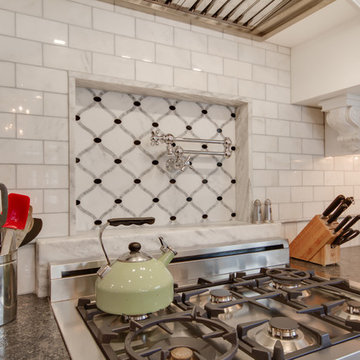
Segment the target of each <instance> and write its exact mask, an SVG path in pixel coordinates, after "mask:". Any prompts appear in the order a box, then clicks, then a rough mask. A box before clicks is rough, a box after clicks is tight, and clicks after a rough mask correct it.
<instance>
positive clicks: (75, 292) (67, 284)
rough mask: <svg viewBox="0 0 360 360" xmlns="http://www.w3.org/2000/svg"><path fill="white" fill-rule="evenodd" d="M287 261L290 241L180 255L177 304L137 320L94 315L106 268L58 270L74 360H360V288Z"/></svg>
mask: <svg viewBox="0 0 360 360" xmlns="http://www.w3.org/2000/svg"><path fill="white" fill-rule="evenodd" d="M288 262H289V251H288V243H287V241H286V240H284V239H268V240H259V241H248V242H246V243H239V244H236V245H229V246H221V247H218V248H212V249H207V250H203V249H191V250H184V251H181V252H179V254H178V255H177V256H176V257H175V259H174V260H173V263H172V264H171V266H170V271H171V272H172V274H173V276H174V280H175V296H174V299H173V302H172V303H171V304H170V305H169V306H168V307H167V308H166V309H163V310H160V311H158V312H156V313H152V314H143V315H142V316H138V317H129V316H117V315H111V314H106V313H104V312H102V311H101V310H99V309H98V308H97V307H96V303H95V301H94V296H93V291H94V290H93V289H94V278H95V276H96V275H95V272H96V271H97V269H98V268H99V266H100V265H101V262H87V263H82V264H52V265H51V267H50V274H51V300H52V307H53V310H54V313H55V316H56V319H57V321H58V324H59V327H60V329H61V332H62V334H63V337H64V339H65V342H66V345H67V347H68V350H69V353H70V355H71V357H72V359H74V360H80V359H90V360H92V359H111V360H112V359H122V360H125V359H133V360H135V359H136V360H143V359H149V360H165V359H170V360H195V359H197V360H203V359H207V360H217V359H219V360H230V359H235V360H240V359H244V360H246V359H258V360H285V359H297V358H301V359H306V360H310V359H312V360H315V359H328V360H330V359H360V287H357V286H356V284H349V283H348V282H347V281H346V280H343V279H323V278H320V277H318V276H316V275H315V274H314V273H311V272H305V271H301V270H297V269H291V268H288V267H286V265H287V264H288ZM354 285H355V286H354Z"/></svg>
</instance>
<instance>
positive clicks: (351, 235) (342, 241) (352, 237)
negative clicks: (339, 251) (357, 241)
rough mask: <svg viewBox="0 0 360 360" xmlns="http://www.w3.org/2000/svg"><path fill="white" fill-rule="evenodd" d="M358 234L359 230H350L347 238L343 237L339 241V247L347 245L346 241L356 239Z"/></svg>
mask: <svg viewBox="0 0 360 360" xmlns="http://www.w3.org/2000/svg"><path fill="white" fill-rule="evenodd" d="M359 234H360V231H359V230H352V231H351V232H350V233H349V234H348V235H347V236H345V237H344V238H343V239H342V240H341V242H340V245H343V244H345V243H347V242H348V241H350V240H352V239H354V238H356V237H357V236H358V235H359Z"/></svg>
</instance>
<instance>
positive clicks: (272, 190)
mask: <svg viewBox="0 0 360 360" xmlns="http://www.w3.org/2000/svg"><path fill="white" fill-rule="evenodd" d="M266 198H267V199H270V200H271V202H272V203H288V202H290V187H279V186H276V187H268V188H266Z"/></svg>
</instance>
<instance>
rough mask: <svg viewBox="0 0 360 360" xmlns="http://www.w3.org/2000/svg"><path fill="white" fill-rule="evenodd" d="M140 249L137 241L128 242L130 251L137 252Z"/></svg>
mask: <svg viewBox="0 0 360 360" xmlns="http://www.w3.org/2000/svg"><path fill="white" fill-rule="evenodd" d="M140 249H141V244H140V243H138V242H132V243H130V244H129V250H130V251H131V252H135V253H137V252H139V251H140Z"/></svg>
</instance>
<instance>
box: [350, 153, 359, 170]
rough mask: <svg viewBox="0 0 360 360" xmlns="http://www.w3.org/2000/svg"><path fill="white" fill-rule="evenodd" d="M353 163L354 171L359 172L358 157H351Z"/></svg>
mask: <svg viewBox="0 0 360 360" xmlns="http://www.w3.org/2000/svg"><path fill="white" fill-rule="evenodd" d="M351 157H352V159H353V162H354V170H360V157H359V156H357V155H355V156H351Z"/></svg>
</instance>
